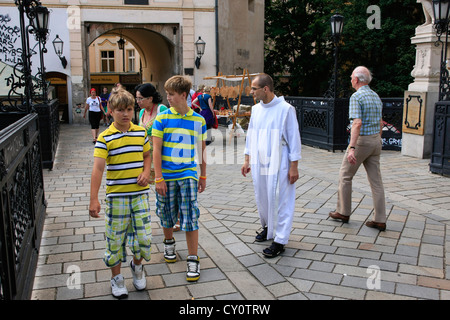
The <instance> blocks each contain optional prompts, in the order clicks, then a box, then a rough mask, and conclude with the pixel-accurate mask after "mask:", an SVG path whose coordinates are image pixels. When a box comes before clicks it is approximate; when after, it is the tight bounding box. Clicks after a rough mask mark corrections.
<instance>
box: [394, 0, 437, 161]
mask: <svg viewBox="0 0 450 320" xmlns="http://www.w3.org/2000/svg"><path fill="white" fill-rule="evenodd" d="M420 2H422V4H423V6H424V13H425V16H426V23H425V24H424V25H421V26H419V27H417V28H416V35H415V36H414V37H413V38H412V39H411V43H412V44H413V45H415V46H416V64H415V66H414V70H413V71H412V73H411V75H412V76H413V77H414V82H413V83H411V84H410V85H409V87H408V91H406V92H405V104H404V110H403V128H402V131H403V135H402V140H403V141H402V154H403V155H406V156H412V157H416V158H421V159H424V158H429V157H430V156H431V152H432V145H433V126H434V106H435V103H436V102H437V101H438V98H439V73H440V61H441V48H442V47H441V45H439V46H436V41H437V40H438V39H437V36H436V32H435V29H434V28H433V22H432V19H431V18H430V13H429V11H428V9H427V7H428V2H429V3H430V4H431V1H420Z"/></svg>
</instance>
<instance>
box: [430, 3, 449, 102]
mask: <svg viewBox="0 0 450 320" xmlns="http://www.w3.org/2000/svg"><path fill="white" fill-rule="evenodd" d="M449 14H450V0H433V15H434V27H435V29H436V35H437V37H438V41H437V45H438V44H442V47H441V70H440V81H439V101H446V100H450V87H449V82H450V77H449V71H448V69H447V62H448V61H447V47H448V28H449ZM443 34H445V42H443V41H442V40H441V36H442V35H443Z"/></svg>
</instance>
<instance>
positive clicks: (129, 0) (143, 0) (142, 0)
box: [124, 0, 148, 5]
mask: <svg viewBox="0 0 450 320" xmlns="http://www.w3.org/2000/svg"><path fill="white" fill-rule="evenodd" d="M124 4H143V5H148V0H124Z"/></svg>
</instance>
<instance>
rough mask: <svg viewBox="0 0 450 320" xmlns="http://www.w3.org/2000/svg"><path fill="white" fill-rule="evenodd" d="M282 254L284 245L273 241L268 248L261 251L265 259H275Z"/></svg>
mask: <svg viewBox="0 0 450 320" xmlns="http://www.w3.org/2000/svg"><path fill="white" fill-rule="evenodd" d="M283 252H284V245H283V244H280V243H277V242H275V241H274V242H272V245H271V246H270V247H269V248H266V249H264V250H263V255H265V256H266V257H267V258H275V257H277V256H279V255H280V254H281V253H283Z"/></svg>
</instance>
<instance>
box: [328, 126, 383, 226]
mask: <svg viewBox="0 0 450 320" xmlns="http://www.w3.org/2000/svg"><path fill="white" fill-rule="evenodd" d="M381 146H382V143H381V138H380V135H379V134H374V135H370V136H359V137H358V141H357V143H356V146H355V158H356V164H350V163H349V162H348V160H347V155H348V151H347V152H346V153H345V156H344V159H343V160H342V164H341V169H340V171H339V188H338V201H337V207H336V211H337V212H339V213H340V214H342V215H344V216H350V215H351V214H352V180H353V176H354V175H355V174H356V172H357V171H358V168H359V167H360V165H361V164H363V165H364V168H365V169H366V172H367V178H368V180H369V183H370V188H371V189H372V198H373V207H374V219H373V221H375V222H380V223H385V222H386V203H385V197H384V187H383V180H382V178H381V170H380V154H381Z"/></svg>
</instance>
